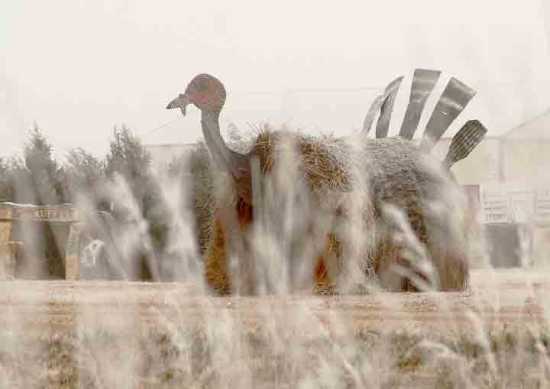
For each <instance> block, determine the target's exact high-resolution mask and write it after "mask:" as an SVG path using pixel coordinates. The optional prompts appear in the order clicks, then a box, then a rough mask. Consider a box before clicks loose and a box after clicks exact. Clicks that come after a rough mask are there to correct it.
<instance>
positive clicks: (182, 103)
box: [166, 94, 191, 116]
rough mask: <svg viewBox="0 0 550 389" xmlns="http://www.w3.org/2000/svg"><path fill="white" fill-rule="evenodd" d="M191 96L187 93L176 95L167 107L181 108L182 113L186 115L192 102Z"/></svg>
mask: <svg viewBox="0 0 550 389" xmlns="http://www.w3.org/2000/svg"><path fill="white" fill-rule="evenodd" d="M190 103H191V102H190V101H189V97H187V95H185V94H183V95H182V94H180V95H179V96H178V97H176V98H175V99H174V100H172V101H170V103H168V105H167V106H166V109H174V108H179V109H180V110H181V113H182V115H183V116H185V109H186V107H187V106H188V105H189V104H190Z"/></svg>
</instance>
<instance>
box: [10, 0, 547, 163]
mask: <svg viewBox="0 0 550 389" xmlns="http://www.w3.org/2000/svg"><path fill="white" fill-rule="evenodd" d="M544 1H547V0H522V1H519V0H517V1H512V0H509V1H508V0H507V1H503V0H482V1H481V0H462V1H458V2H457V1H456V0H453V1H450V0H424V1H421V0H418V1H409V0H401V1H397V0H393V1H392V0H385V1H382V0H378V1H371V0H363V1H357V2H351V1H336V2H335V1H331V2H321V1H300V2H298V1H295V0H294V1H281V0H280V1H272V2H261V1H237V0H235V1H231V2H227V1H219V2H213V1H194V2H191V1H188V0H177V1H156V2H153V1H137V0H133V1H125V0H103V1H101V0H93V1H77V0H51V1H39V0H35V1H30V0H13V1H8V0H5V1H2V2H0V140H1V141H0V145H1V146H2V147H1V149H0V155H5V154H10V153H12V152H13V151H14V150H17V149H19V148H20V147H21V145H22V144H23V141H24V139H25V137H26V133H27V131H28V129H29V128H31V127H32V124H33V122H37V123H38V125H39V126H40V127H41V128H42V130H43V132H44V133H45V134H46V135H47V136H48V137H49V138H50V139H51V141H52V143H54V145H55V146H56V147H57V152H58V153H61V154H62V153H64V152H65V150H67V149H69V148H71V147H76V146H81V147H84V148H87V149H89V150H91V151H93V152H96V153H103V152H104V151H105V149H106V146H107V141H108V138H109V137H110V135H111V133H112V129H113V126H114V125H117V124H121V123H126V124H127V125H128V126H129V127H130V128H132V129H133V130H135V131H136V133H138V134H142V135H143V140H144V142H146V143H162V142H189V141H193V140H195V139H197V138H199V137H200V136H201V134H200V127H199V119H198V115H197V113H196V112H195V113H193V114H191V115H190V116H189V117H188V118H185V119H184V118H179V117H178V113H177V112H175V111H167V110H165V109H164V107H165V106H166V104H167V102H168V101H169V100H171V99H172V97H174V96H175V95H176V94H177V93H178V92H180V91H182V90H183V89H184V88H185V85H186V84H187V82H188V81H189V80H190V79H191V78H192V77H193V76H194V75H195V74H197V73H200V72H211V73H212V74H215V75H217V76H218V77H219V78H221V79H222V80H223V81H224V82H225V84H226V86H227V88H228V91H229V100H228V105H227V107H226V108H227V109H226V111H225V114H224V124H227V123H228V122H229V121H234V122H236V123H237V124H238V125H239V127H242V128H244V129H246V128H247V127H246V125H247V123H252V124H254V123H258V122H259V121H261V120H270V121H274V122H285V123H288V124H289V125H296V126H301V127H305V128H306V130H309V129H311V130H312V131H317V130H319V129H323V130H329V131H334V132H336V133H338V134H345V133H348V132H350V131H353V130H354V129H357V128H359V126H360V124H361V122H362V119H363V116H364V114H365V113H366V110H367V108H368V105H369V103H370V100H371V99H372V98H373V97H374V94H375V92H376V91H374V90H364V89H361V88H364V87H383V86H384V85H385V84H386V83H387V82H389V81H390V80H391V79H393V78H394V77H396V76H398V75H400V74H405V75H407V76H408V78H407V79H406V81H407V82H405V83H404V85H403V90H402V91H401V93H400V96H399V104H398V107H397V111H396V117H397V118H396V119H395V120H394V121H392V127H395V128H398V127H399V123H400V122H399V121H398V120H400V119H398V118H399V115H401V114H402V112H403V110H404V101H406V100H407V99H408V93H409V90H408V88H409V86H410V75H411V73H412V70H413V69H414V68H415V67H434V68H439V69H442V70H444V72H445V73H444V75H445V76H446V77H449V76H451V75H454V76H457V77H459V78H460V79H462V80H463V81H465V82H466V83H468V84H469V85H471V86H472V87H474V88H476V89H477V90H478V95H477V97H476V98H475V100H474V101H473V102H472V104H471V106H469V107H468V109H467V111H466V112H465V113H464V117H463V118H464V119H468V118H471V117H473V116H476V117H480V118H481V119H482V120H483V121H484V122H485V123H486V125H487V126H488V127H489V130H490V131H491V133H492V134H498V133H500V132H503V131H506V130H508V129H510V128H512V127H513V126H514V125H517V124H519V123H520V122H522V121H523V120H527V119H529V118H531V117H533V116H535V115H538V114H540V113H541V112H543V111H544V110H546V109H548V108H549V107H550V60H549V57H548V42H547V41H548V35H547V33H546V31H548V30H547V29H546V30H545V28H547V27H548V26H546V25H545V21H550V18H549V17H548V15H550V9H549V7H548V5H547V4H543V2H544ZM443 86H444V85H443V84H442V85H441V86H440V88H439V91H440V90H441V89H442V88H443ZM436 92H437V91H436ZM433 100H434V101H433V102H431V103H430V104H432V105H433V104H435V99H433ZM423 120H424V121H423V122H425V120H426V118H424V119H423ZM167 122H169V124H168V125H166V126H164V127H162V128H160V129H158V130H157V131H153V132H151V130H152V129H155V128H157V127H158V126H160V125H162V124H164V123H167ZM457 125H458V124H457Z"/></svg>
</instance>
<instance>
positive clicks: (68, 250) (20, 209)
mask: <svg viewBox="0 0 550 389" xmlns="http://www.w3.org/2000/svg"><path fill="white" fill-rule="evenodd" d="M15 222H19V223H21V222H23V223H28V222H31V223H51V224H57V225H64V226H66V227H67V229H68V231H67V233H66V238H65V239H64V241H63V244H64V248H65V250H64V258H63V261H64V265H65V279H67V280H78V279H80V235H81V224H80V221H79V218H78V214H77V211H76V209H75V208H74V207H72V206H71V205H55V206H35V205H23V204H14V203H0V279H13V278H15V268H16V261H17V251H18V250H20V249H22V248H23V242H22V241H19V240H17V238H16V237H14V233H13V226H14V223H15Z"/></svg>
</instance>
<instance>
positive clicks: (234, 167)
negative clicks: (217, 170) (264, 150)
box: [201, 110, 248, 179]
mask: <svg viewBox="0 0 550 389" xmlns="http://www.w3.org/2000/svg"><path fill="white" fill-rule="evenodd" d="M219 117H220V112H219V111H207V110H203V111H202V117H201V125H202V133H203V136H204V139H205V141H206V146H208V149H209V150H210V154H212V158H214V160H215V162H216V164H218V166H220V167H221V168H222V169H225V170H226V171H228V173H230V174H231V175H233V177H234V178H237V179H238V178H240V176H241V175H242V171H243V169H244V170H248V158H247V157H246V156H244V155H242V154H239V153H236V152H235V151H233V150H231V149H230V148H229V147H228V146H227V144H226V143H225V141H224V140H223V138H222V135H221V133H220V123H219Z"/></svg>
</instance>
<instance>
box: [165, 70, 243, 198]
mask: <svg viewBox="0 0 550 389" xmlns="http://www.w3.org/2000/svg"><path fill="white" fill-rule="evenodd" d="M225 98H226V92H225V87H224V86H223V84H222V82H221V81H220V80H218V79H217V78H216V77H214V76H211V75H209V74H199V75H198V76H195V77H194V78H193V79H192V80H191V82H190V83H189V85H187V88H186V89H185V92H184V93H183V94H179V95H178V97H176V98H175V99H174V100H172V101H171V102H170V103H169V104H168V105H167V106H166V109H174V108H179V109H180V110H181V113H182V114H183V115H185V113H186V107H187V106H188V105H189V104H194V105H195V106H196V107H197V108H198V109H199V110H200V111H201V113H202V119H201V125H202V132H203V135H204V139H205V141H206V145H207V146H208V149H209V151H210V154H211V155H212V158H213V159H214V161H215V162H216V165H217V166H218V167H219V168H220V169H223V170H224V171H226V172H227V173H229V174H230V175H231V176H232V177H233V179H234V181H235V184H236V189H237V192H238V194H239V196H240V197H241V198H242V199H243V200H244V201H246V202H247V203H250V201H251V182H250V180H251V178H250V174H251V173H250V163H249V156H248V155H243V154H240V153H237V152H235V151H233V150H231V149H230V148H229V147H228V146H227V145H226V143H225V141H224V140H223V138H222V136H221V134H220V125H219V115H220V113H221V110H222V108H223V105H224V104H225Z"/></svg>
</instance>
